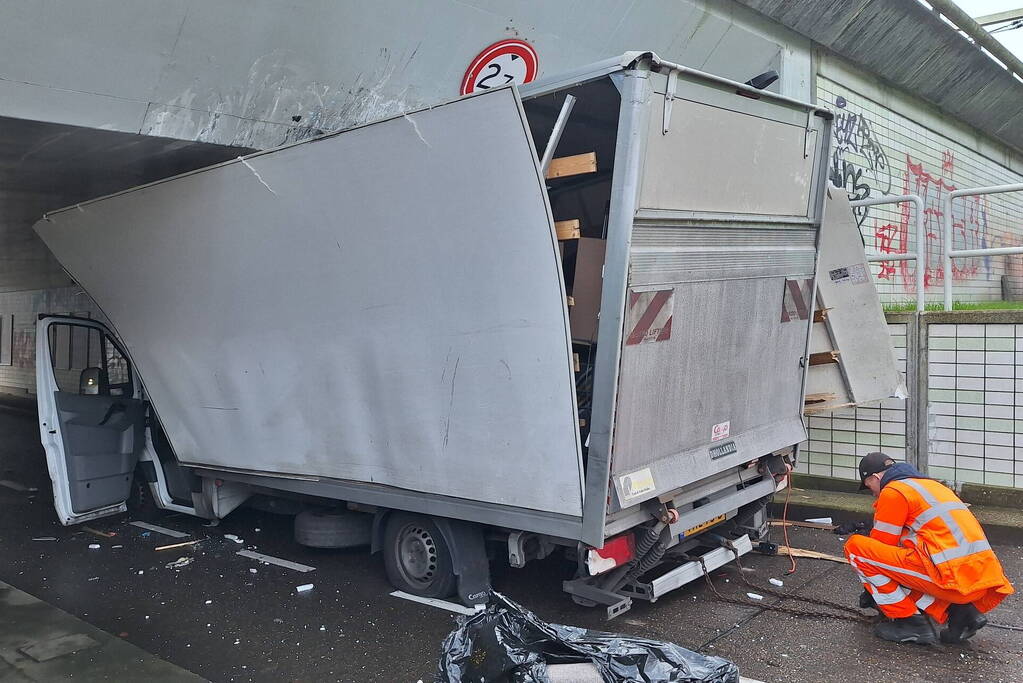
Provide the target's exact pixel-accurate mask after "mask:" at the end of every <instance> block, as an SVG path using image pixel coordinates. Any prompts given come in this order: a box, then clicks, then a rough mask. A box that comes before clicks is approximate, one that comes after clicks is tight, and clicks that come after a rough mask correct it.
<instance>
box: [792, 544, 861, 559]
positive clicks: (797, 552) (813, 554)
mask: <svg viewBox="0 0 1023 683" xmlns="http://www.w3.org/2000/svg"><path fill="white" fill-rule="evenodd" d="M790 550H791V551H792V556H793V557H808V558H810V559H811V560H827V561H829V562H841V563H842V564H849V561H848V560H846V559H845V558H844V557H839V556H838V555H828V554H827V553H819V552H817V551H816V550H803V549H802V548H789V547H788V546H787V545H780V546H778V554H779V555H788V554H789V551H790Z"/></svg>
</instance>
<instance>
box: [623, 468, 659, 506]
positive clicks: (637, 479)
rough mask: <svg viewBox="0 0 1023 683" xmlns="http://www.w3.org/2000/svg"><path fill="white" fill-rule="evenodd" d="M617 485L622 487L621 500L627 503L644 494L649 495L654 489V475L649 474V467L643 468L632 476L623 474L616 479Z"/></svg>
mask: <svg viewBox="0 0 1023 683" xmlns="http://www.w3.org/2000/svg"><path fill="white" fill-rule="evenodd" d="M618 483H619V484H621V487H622V498H624V499H625V500H627V501H628V500H632V499H633V498H638V497H639V496H642V495H643V494H644V493H650V492H651V491H653V490H654V488H656V487H655V486H654V475H653V474H652V473H651V472H650V468H649V467H644V468H643V469H641V470H638V471H636V472H633V473H632V474H623V475H622V476H621V477H619V478H618Z"/></svg>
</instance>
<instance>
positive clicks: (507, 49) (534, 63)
mask: <svg viewBox="0 0 1023 683" xmlns="http://www.w3.org/2000/svg"><path fill="white" fill-rule="evenodd" d="M505 53H510V54H516V55H518V56H519V57H521V58H522V59H523V60H524V61H525V64H526V80H525V83H529V82H530V81H532V80H533V79H534V78H536V73H537V71H538V70H539V66H540V58H539V56H538V55H537V54H536V50H535V49H534V48H533V46H532V45H530V44H529V43H527V42H526V41H524V40H518V39H516V38H511V39H508V40H501V41H498V42H496V43H494V44H493V45H488V46H487V47H485V48H483V51H482V52H480V53H479V54H478V55H476V57H475V58H474V59H473V60H472V62H471V63H470V64H469V68H468V69H466V70H465V76H463V77H462V87H461V88H460V89H459V94H461V95H468V94H469V88H471V87H472V84H473V83H475V82H476V77H477V76H479V75H480V72H481V71H482V70H483V67H484V66H486V64H487V62H489V61H490V60H491V59H493V58H494V57H496V56H498V55H500V54H505Z"/></svg>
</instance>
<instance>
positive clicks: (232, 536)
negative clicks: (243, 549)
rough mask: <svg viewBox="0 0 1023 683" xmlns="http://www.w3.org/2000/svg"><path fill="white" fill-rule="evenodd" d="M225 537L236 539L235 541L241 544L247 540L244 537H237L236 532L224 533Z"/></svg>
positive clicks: (230, 539) (231, 539)
mask: <svg viewBox="0 0 1023 683" xmlns="http://www.w3.org/2000/svg"><path fill="white" fill-rule="evenodd" d="M224 538H226V539H227V540H229V541H234V542H235V543H239V544H241V543H244V542H245V541H244V540H242V539H240V538H238V537H237V536H235V535H234V534H224Z"/></svg>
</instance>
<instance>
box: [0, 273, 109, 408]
mask: <svg viewBox="0 0 1023 683" xmlns="http://www.w3.org/2000/svg"><path fill="white" fill-rule="evenodd" d="M39 313H58V314H65V315H66V314H68V313H72V314H74V315H77V316H80V317H90V318H94V319H97V320H103V319H104V318H103V316H102V314H101V313H100V311H99V308H98V307H97V306H96V304H95V303H94V302H93V300H92V299H91V298H90V297H89V295H88V294H86V293H85V292H83V291H82V289H81V288H80V287H62V288H59V289H36V290H28V291H22V292H2V293H0V338H2V339H3V344H0V390H5V391H15V392H24V391H27V392H30V393H35V356H36V352H35V348H36V347H35V344H36V341H35V340H36V334H35V328H36V320H37V319H38V316H39Z"/></svg>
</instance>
